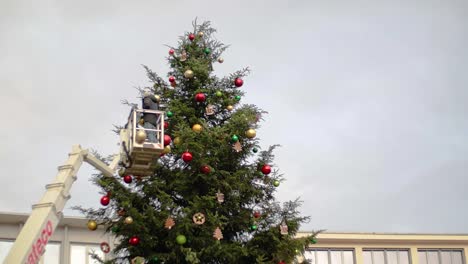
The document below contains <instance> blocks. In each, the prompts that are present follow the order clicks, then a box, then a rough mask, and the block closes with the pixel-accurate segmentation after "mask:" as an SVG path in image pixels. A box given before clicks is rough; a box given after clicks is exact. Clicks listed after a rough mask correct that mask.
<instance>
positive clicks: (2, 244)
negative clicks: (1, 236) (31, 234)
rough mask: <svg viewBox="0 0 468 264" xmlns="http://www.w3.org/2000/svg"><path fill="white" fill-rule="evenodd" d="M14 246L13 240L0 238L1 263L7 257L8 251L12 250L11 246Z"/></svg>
mask: <svg viewBox="0 0 468 264" xmlns="http://www.w3.org/2000/svg"><path fill="white" fill-rule="evenodd" d="M12 246H13V241H5V240H3V241H2V240H0V263H3V261H4V260H5V259H6V256H7V255H8V252H10V249H11V247H12Z"/></svg>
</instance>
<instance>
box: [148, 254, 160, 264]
mask: <svg viewBox="0 0 468 264" xmlns="http://www.w3.org/2000/svg"><path fill="white" fill-rule="evenodd" d="M158 261H159V258H158V257H156V256H154V257H152V258H151V259H150V260H149V262H148V264H156V263H158Z"/></svg>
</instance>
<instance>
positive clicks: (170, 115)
mask: <svg viewBox="0 0 468 264" xmlns="http://www.w3.org/2000/svg"><path fill="white" fill-rule="evenodd" d="M166 116H167V117H169V118H170V117H173V116H174V113H172V112H171V111H167V112H166Z"/></svg>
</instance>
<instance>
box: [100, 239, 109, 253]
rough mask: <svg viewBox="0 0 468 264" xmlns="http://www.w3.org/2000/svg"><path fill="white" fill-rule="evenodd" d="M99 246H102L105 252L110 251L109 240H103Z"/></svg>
mask: <svg viewBox="0 0 468 264" xmlns="http://www.w3.org/2000/svg"><path fill="white" fill-rule="evenodd" d="M99 247H100V248H101V250H102V252H104V253H105V254H107V253H109V252H110V246H109V243H107V242H102V243H101V244H100V245H99Z"/></svg>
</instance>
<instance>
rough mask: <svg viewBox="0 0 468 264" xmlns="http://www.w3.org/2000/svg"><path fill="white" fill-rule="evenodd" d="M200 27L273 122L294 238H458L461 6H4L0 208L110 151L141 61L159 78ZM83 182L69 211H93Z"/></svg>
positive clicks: (31, 197) (269, 128) (466, 17)
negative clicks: (294, 219)
mask: <svg viewBox="0 0 468 264" xmlns="http://www.w3.org/2000/svg"><path fill="white" fill-rule="evenodd" d="M196 16H198V17H199V19H209V20H211V21H212V22H213V24H214V26H215V27H217V28H218V29H219V33H218V34H217V37H218V38H219V39H220V40H222V41H224V42H225V43H227V44H231V45H232V46H231V48H230V49H229V50H228V51H227V52H226V54H225V56H224V57H225V59H226V60H225V63H224V64H222V65H217V66H216V73H217V74H218V75H220V76H221V75H223V74H226V73H229V72H231V71H234V70H236V69H238V68H241V67H243V66H251V67H252V68H253V70H254V71H253V74H252V75H251V76H250V77H249V78H246V85H245V86H244V87H243V89H246V91H247V92H248V93H247V96H246V97H245V98H244V100H245V101H246V102H247V103H255V104H257V105H259V106H260V107H261V108H263V109H265V110H267V111H269V112H270V114H269V115H268V116H267V117H266V122H265V123H264V124H263V127H262V128H261V129H260V130H259V131H258V135H259V136H260V138H262V143H263V146H265V147H266V146H267V145H269V144H276V143H279V144H282V145H283V147H282V148H280V149H279V150H278V152H277V157H278V159H277V161H276V164H277V165H278V167H279V168H280V169H281V171H282V172H284V173H285V176H286V177H287V179H288V181H287V182H285V183H284V184H282V185H281V186H280V188H279V192H278V197H279V198H280V199H281V200H285V199H294V198H295V197H296V196H298V195H300V196H301V197H302V199H303V200H304V201H305V204H304V206H303V212H304V213H305V214H307V215H311V216H312V221H311V222H310V223H309V224H308V225H306V226H304V229H306V230H307V229H312V228H327V229H330V230H338V231H387V232H458V233H461V232H465V233H466V232H468V225H467V223H468V221H467V218H468V213H466V212H465V211H466V210H463V208H464V205H465V204H466V202H467V200H468V195H467V194H466V192H465V190H464V188H463V187H464V186H466V184H467V183H468V182H467V181H468V180H467V179H468V178H467V177H466V176H467V175H466V171H467V168H466V164H467V162H466V161H467V158H466V157H467V154H468V143H467V140H466V139H467V137H466V132H467V131H468V121H467V118H466V115H467V114H468V109H467V106H466V101H467V99H468V92H467V89H466V88H465V86H466V84H467V83H468V77H467V75H466V74H465V69H466V68H467V66H468V65H467V61H468V52H467V51H466V49H465V47H466V46H468V45H467V44H468V29H467V28H466V26H465V25H466V24H467V23H468V5H467V4H466V3H465V2H464V1H435V0H434V1H412V2H411V3H407V2H405V1H378V2H375V1H360V3H357V2H353V3H351V2H345V1H294V2H289V1H256V2H254V3H251V2H250V1H235V2H225V3H222V4H221V3H219V2H217V1H196V2H193V1H171V3H166V2H163V1H133V2H132V3H130V2H128V1H100V2H99V3H95V1H80V2H79V3H78V2H74V1H62V2H60V3H59V2H56V1H41V2H40V3H39V2H35V1H2V2H1V3H0V87H1V88H0V96H1V98H2V99H3V100H2V104H0V111H1V112H2V113H4V114H3V116H4V119H3V122H4V125H3V126H2V127H1V128H0V145H1V146H2V147H1V148H0V160H1V163H0V164H1V165H2V173H3V177H2V180H3V186H6V187H4V188H3V189H2V192H1V193H0V210H1V211H20V212H28V211H29V210H30V209H29V208H30V205H31V204H32V203H35V202H37V201H38V200H39V198H40V197H41V195H42V194H43V191H44V189H43V187H44V185H45V184H47V183H49V182H50V181H51V180H52V179H53V177H54V175H55V174H56V167H57V166H59V165H60V164H61V163H62V162H63V161H65V159H66V157H67V156H66V154H67V153H68V152H69V151H70V149H71V145H73V144H77V143H80V144H82V145H83V146H84V147H93V148H96V149H98V150H100V152H101V153H103V154H110V153H113V152H115V151H116V150H117V146H116V143H117V137H116V136H114V134H113V133H112V132H111V129H112V124H120V123H122V122H124V120H125V118H126V117H127V114H128V113H127V111H128V109H127V108H126V107H125V106H122V105H121V104H120V100H121V99H124V98H127V99H130V100H133V101H136V96H137V94H136V91H135V90H134V89H133V87H134V86H144V85H146V84H147V83H148V81H147V80H146V79H145V75H144V72H143V71H142V68H141V67H140V64H147V65H148V66H150V67H151V68H152V69H154V70H155V71H157V72H159V73H161V74H163V75H164V73H165V72H166V71H167V69H168V67H167V64H166V62H165V59H164V57H165V56H166V54H167V48H166V47H164V45H163V44H172V45H175V44H176V41H177V37H178V36H179V35H180V34H182V33H183V32H184V31H188V30H190V25H191V24H190V23H191V21H192V19H193V18H194V17H196ZM92 172H93V171H92V169H91V168H90V167H89V166H85V167H83V169H82V170H81V171H80V173H79V180H78V182H77V183H76V184H75V186H74V188H73V189H72V196H73V198H72V200H71V201H70V202H69V203H68V204H67V207H69V206H71V205H76V204H84V205H89V206H98V203H99V194H98V190H97V188H95V187H94V186H92V185H91V184H90V183H89V182H87V178H88V177H89V176H90V174H91V173H92ZM66 213H68V214H76V212H72V211H70V210H67V211H66Z"/></svg>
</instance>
